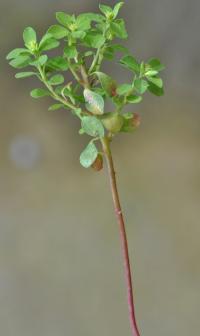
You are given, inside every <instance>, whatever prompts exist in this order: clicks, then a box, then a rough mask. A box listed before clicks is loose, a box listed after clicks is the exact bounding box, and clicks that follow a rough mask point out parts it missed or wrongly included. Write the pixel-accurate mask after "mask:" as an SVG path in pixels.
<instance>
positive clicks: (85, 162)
mask: <svg viewBox="0 0 200 336" xmlns="http://www.w3.org/2000/svg"><path fill="white" fill-rule="evenodd" d="M97 156H98V150H97V148H96V146H95V144H94V143H93V142H90V143H89V144H88V145H87V147H86V148H85V149H84V151H83V152H82V153H81V156H80V163H81V165H82V166H83V167H84V168H89V167H91V165H92V164H93V163H94V161H95V160H96V158H97Z"/></svg>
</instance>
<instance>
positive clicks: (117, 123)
mask: <svg viewBox="0 0 200 336" xmlns="http://www.w3.org/2000/svg"><path fill="white" fill-rule="evenodd" d="M101 121H102V123H103V125H104V127H105V128H106V129H107V130H108V131H109V132H111V133H118V132H119V131H120V130H121V128H122V126H123V123H124V118H123V117H122V116H121V115H120V114H118V113H115V112H114V113H112V112H111V113H107V114H106V115H105V116H104V117H103V118H102V120H101Z"/></svg>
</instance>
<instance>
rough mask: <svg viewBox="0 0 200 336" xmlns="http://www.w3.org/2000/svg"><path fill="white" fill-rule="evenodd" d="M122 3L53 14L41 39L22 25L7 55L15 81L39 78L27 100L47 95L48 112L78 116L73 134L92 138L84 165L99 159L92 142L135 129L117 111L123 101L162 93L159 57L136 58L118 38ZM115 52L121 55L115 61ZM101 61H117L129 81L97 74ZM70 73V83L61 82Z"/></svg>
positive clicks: (129, 117)
mask: <svg viewBox="0 0 200 336" xmlns="http://www.w3.org/2000/svg"><path fill="white" fill-rule="evenodd" d="M123 4H124V3H123V2H119V3H117V4H116V5H115V6H114V8H111V7H110V6H107V5H102V4H101V5H100V6H99V9H100V13H99V14H96V13H83V14H80V15H78V16H75V15H69V14H67V13H64V12H57V13H56V20H57V23H56V24H54V25H52V26H51V27H49V28H48V30H47V32H46V33H45V34H44V35H43V36H42V38H40V39H39V38H38V36H37V34H36V31H35V30H34V29H33V28H32V27H27V28H26V29H25V30H24V32H23V41H24V46H23V47H22V48H17V49H14V50H12V51H11V52H10V53H9V54H8V55H7V59H8V60H9V64H10V65H11V66H12V67H14V68H16V69H18V70H20V71H19V72H18V73H16V75H15V77H16V78H17V79H21V78H27V77H32V76H36V77H37V78H38V80H39V81H40V82H41V84H42V86H41V87H39V88H34V89H33V90H32V91H31V93H30V94H31V96H32V97H33V98H41V97H45V96H50V97H52V98H53V99H54V100H55V101H56V102H55V103H54V104H53V105H51V106H50V107H49V110H57V109H60V108H64V109H68V110H71V111H72V113H73V114H74V115H75V116H77V117H78V118H79V119H80V124H81V129H80V131H79V133H80V134H87V135H89V136H90V137H91V138H92V139H91V140H90V142H89V144H88V145H87V147H86V148H85V149H84V151H83V152H82V154H81V156H80V162H81V164H82V166H83V167H85V168H88V167H91V166H93V165H94V163H95V160H97V159H98V160H99V158H100V153H99V150H98V148H97V146H96V142H97V141H98V140H100V141H101V139H102V138H104V137H105V136H106V137H109V139H111V138H113V137H114V136H115V135H116V134H118V133H120V132H125V133H128V132H132V131H134V130H135V129H136V128H137V127H138V125H139V123H138V119H137V115H136V114H134V113H132V112H131V113H124V112H123V108H124V107H125V106H126V105H129V104H138V103H140V102H141V101H142V99H143V95H144V93H145V92H147V91H149V92H150V93H153V94H154V95H156V96H161V95H163V93H164V90H163V81H162V79H161V78H160V76H159V73H160V71H161V70H163V69H164V66H163V65H162V64H161V63H160V61H159V60H158V59H155V58H153V59H150V60H148V61H147V62H139V61H138V60H136V59H135V57H133V56H132V55H131V54H130V52H129V51H128V50H127V48H125V47H124V46H123V45H122V44H121V43H119V41H118V40H120V39H122V40H123V39H127V37H128V34H127V30H126V26H125V22H124V20H123V19H122V18H118V16H119V12H120V9H121V7H122V6H123ZM116 39H117V43H116V41H115V40H116ZM53 49H57V50H58V54H57V56H55V55H54V54H52V53H51V50H53ZM116 53H122V54H123V56H122V57H121V58H120V60H118V59H117V58H116ZM104 60H111V61H115V60H117V62H118V64H119V66H122V67H124V68H126V69H127V70H128V71H130V72H131V74H132V80H131V82H130V83H123V84H118V83H117V82H116V81H115V80H114V79H113V78H111V77H110V76H109V75H108V74H106V73H104V72H102V70H101V67H102V64H103V62H104ZM24 69H25V70H24ZM70 73H71V75H72V76H73V80H72V81H69V80H67V78H69V77H67V76H69V74H70ZM107 100H111V101H112V103H113V111H111V112H107V111H105V102H106V101H107Z"/></svg>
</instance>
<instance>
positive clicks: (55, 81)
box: [49, 75, 65, 85]
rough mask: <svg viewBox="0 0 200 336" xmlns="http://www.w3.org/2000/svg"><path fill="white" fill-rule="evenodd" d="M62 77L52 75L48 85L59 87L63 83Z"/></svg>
mask: <svg viewBox="0 0 200 336" xmlns="http://www.w3.org/2000/svg"><path fill="white" fill-rule="evenodd" d="M64 80H65V79H64V77H63V76H62V75H54V76H53V77H51V78H50V79H49V84H51V85H60V84H63V83H64Z"/></svg>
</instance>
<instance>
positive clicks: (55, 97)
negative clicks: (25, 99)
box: [38, 66, 78, 110]
mask: <svg viewBox="0 0 200 336" xmlns="http://www.w3.org/2000/svg"><path fill="white" fill-rule="evenodd" d="M38 70H39V73H40V76H41V79H42V82H43V83H44V85H45V86H46V87H47V89H48V90H49V91H50V93H51V96H52V98H54V99H55V100H57V101H59V102H60V103H62V104H63V105H65V106H67V107H68V108H69V109H71V110H77V108H78V107H77V106H74V105H72V104H71V103H70V102H69V101H68V100H66V99H64V98H62V97H60V96H59V95H58V94H57V93H56V92H55V91H54V89H53V88H52V86H51V85H50V84H49V83H48V81H47V79H46V76H45V73H44V72H43V70H42V68H41V66H39V67H38Z"/></svg>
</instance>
